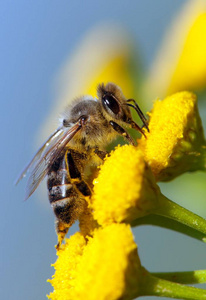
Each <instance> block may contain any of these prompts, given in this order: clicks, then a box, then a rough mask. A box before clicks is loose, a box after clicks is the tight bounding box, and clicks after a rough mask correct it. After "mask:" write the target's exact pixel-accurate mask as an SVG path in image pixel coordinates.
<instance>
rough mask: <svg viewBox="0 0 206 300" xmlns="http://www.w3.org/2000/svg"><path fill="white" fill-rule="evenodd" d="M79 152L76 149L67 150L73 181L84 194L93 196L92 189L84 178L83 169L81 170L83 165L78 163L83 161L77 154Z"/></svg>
mask: <svg viewBox="0 0 206 300" xmlns="http://www.w3.org/2000/svg"><path fill="white" fill-rule="evenodd" d="M77 154H78V153H77V152H74V151H68V152H67V163H68V167H69V174H70V177H71V182H72V183H73V184H74V185H75V186H76V188H77V190H78V192H80V193H81V194H82V195H83V196H85V197H87V196H91V190H90V188H89V186H88V185H87V183H86V182H85V181H84V180H83V179H82V176H81V171H80V170H79V168H81V166H80V165H79V164H78V163H79V162H80V161H81V159H80V158H79V157H78V156H77ZM84 159H85V157H84Z"/></svg>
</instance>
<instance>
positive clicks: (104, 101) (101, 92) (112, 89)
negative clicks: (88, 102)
mask: <svg viewBox="0 0 206 300" xmlns="http://www.w3.org/2000/svg"><path fill="white" fill-rule="evenodd" d="M97 95H98V98H99V100H100V102H101V105H102V107H103V111H104V115H105V117H106V118H107V119H110V120H111V119H112V120H116V121H119V122H121V123H127V124H130V122H131V120H132V116H131V112H130V109H129V107H128V106H127V99H126V98H125V97H124V95H123V93H122V91H121V89H120V88H119V87H118V86H117V85H116V84H114V83H111V82H109V83H108V84H106V85H104V84H103V83H102V84H99V86H98V88H97Z"/></svg>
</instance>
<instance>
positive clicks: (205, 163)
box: [200, 141, 206, 171]
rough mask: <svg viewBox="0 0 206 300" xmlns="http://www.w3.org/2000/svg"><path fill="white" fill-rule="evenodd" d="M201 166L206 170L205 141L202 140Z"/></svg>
mask: <svg viewBox="0 0 206 300" xmlns="http://www.w3.org/2000/svg"><path fill="white" fill-rule="evenodd" d="M201 166H202V168H200V169H202V170H203V171H206V141H205V142H204V145H202V147H201Z"/></svg>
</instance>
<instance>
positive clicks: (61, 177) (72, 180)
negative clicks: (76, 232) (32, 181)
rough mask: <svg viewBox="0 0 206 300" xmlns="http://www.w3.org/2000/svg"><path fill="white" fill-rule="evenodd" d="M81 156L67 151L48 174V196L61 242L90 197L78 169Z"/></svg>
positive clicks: (89, 192)
mask: <svg viewBox="0 0 206 300" xmlns="http://www.w3.org/2000/svg"><path fill="white" fill-rule="evenodd" d="M81 156H82V154H81V153H78V152H74V151H70V150H67V151H66V153H65V154H64V155H62V156H61V157H60V158H58V159H57V160H56V161H55V163H54V164H53V165H52V166H51V168H50V170H49V172H48V180H47V186H48V196H49V201H50V204H51V206H52V208H53V210H54V213H55V215H56V218H57V223H56V230H57V234H58V235H61V236H62V237H61V240H62V239H63V238H64V235H65V234H66V233H67V231H68V228H69V227H70V226H71V225H72V224H73V223H74V222H75V221H76V220H77V219H78V218H79V215H80V214H81V213H82V212H83V210H84V207H85V200H84V198H85V197H86V196H90V195H91V191H90V189H89V187H88V185H87V184H86V182H85V181H84V180H82V176H81V172H80V170H79V169H78V167H80V166H81Z"/></svg>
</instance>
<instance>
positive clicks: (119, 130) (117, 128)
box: [109, 121, 135, 146]
mask: <svg viewBox="0 0 206 300" xmlns="http://www.w3.org/2000/svg"><path fill="white" fill-rule="evenodd" d="M109 124H110V125H111V126H112V128H113V129H114V130H115V131H116V132H117V133H118V134H120V135H121V136H123V138H125V139H127V140H128V142H129V143H130V144H132V145H134V146H135V143H134V141H133V139H132V137H131V136H130V135H129V133H128V132H127V131H126V130H125V129H124V128H123V127H121V126H120V125H119V124H117V123H115V122H114V121H110V122H109Z"/></svg>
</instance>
